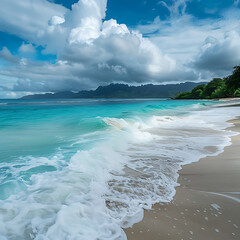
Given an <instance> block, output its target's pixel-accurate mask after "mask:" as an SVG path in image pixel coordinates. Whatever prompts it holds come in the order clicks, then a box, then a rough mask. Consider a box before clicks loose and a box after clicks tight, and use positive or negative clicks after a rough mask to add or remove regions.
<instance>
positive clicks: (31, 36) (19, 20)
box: [0, 0, 68, 44]
mask: <svg viewBox="0 0 240 240" xmlns="http://www.w3.org/2000/svg"><path fill="white" fill-rule="evenodd" d="M67 11H68V10H67V9H66V8H64V7H63V6H61V5H57V4H54V3H50V2H48V1H46V0H24V1H16V0H1V7H0V31H3V32H8V33H11V34H15V35H17V36H19V37H21V38H23V39H25V40H28V41H29V42H31V43H36V44H47V40H48V39H45V37H44V36H45V35H46V34H49V31H50V29H49V25H48V23H49V20H50V19H51V18H52V17H53V16H59V17H63V16H64V14H65V13H67Z"/></svg>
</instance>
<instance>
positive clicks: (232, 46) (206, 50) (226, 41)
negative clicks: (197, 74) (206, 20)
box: [194, 31, 240, 74]
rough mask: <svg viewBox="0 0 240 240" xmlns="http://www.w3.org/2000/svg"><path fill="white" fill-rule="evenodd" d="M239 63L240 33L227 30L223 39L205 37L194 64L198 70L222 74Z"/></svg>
mask: <svg viewBox="0 0 240 240" xmlns="http://www.w3.org/2000/svg"><path fill="white" fill-rule="evenodd" d="M237 64H240V35H239V33H238V32H236V31H231V32H228V33H227V34H226V35H225V36H224V38H223V39H217V38H214V37H208V38H206V40H205V42H204V44H203V46H202V47H201V51H200V54H199V56H198V58H197V59H196V61H195V62H194V66H195V67H196V68H198V69H200V70H206V71H209V72H214V73H220V74H224V73H226V72H227V71H229V69H231V68H232V67H233V66H235V65H237Z"/></svg>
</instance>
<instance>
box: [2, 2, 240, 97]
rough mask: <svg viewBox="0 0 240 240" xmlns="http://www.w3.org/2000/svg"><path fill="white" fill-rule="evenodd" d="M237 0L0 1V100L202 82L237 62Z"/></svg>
mask: <svg viewBox="0 0 240 240" xmlns="http://www.w3.org/2000/svg"><path fill="white" fill-rule="evenodd" d="M239 2H240V1H239V0H218V1H217V0H212V1H207V0H164V1H159V0H148V1H147V0H131V1H129V0H108V1H107V0H79V1H77V0H55V1H54V0H52V1H47V0H25V1H24V2H22V1H15V0H2V2H1V9H0V98H14V97H19V96H22V95H25V94H31V93H39V92H52V91H62V90H75V91H76V90H82V89H93V88H95V87H97V86H99V85H106V84H109V83H112V82H114V83H117V82H118V83H128V84H134V85H138V84H144V83H154V84H161V83H173V82H185V81H208V80H211V78H212V77H222V76H225V75H227V74H229V73H230V72H231V70H232V67H233V66H234V65H237V64H239V63H240V9H239V7H240V3H239Z"/></svg>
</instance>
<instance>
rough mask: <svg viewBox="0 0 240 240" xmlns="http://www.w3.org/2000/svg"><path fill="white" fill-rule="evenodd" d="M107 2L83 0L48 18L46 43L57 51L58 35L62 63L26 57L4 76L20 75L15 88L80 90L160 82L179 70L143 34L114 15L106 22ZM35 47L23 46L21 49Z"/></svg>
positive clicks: (46, 20) (58, 47)
mask: <svg viewBox="0 0 240 240" xmlns="http://www.w3.org/2000/svg"><path fill="white" fill-rule="evenodd" d="M28 1H29V0H28ZM37 1H39V0H37ZM41 2H43V0H42V1H41ZM106 5H107V0H80V1H79V2H78V3H76V4H74V5H73V6H72V11H66V13H65V14H64V15H62V16H61V17H58V16H55V14H56V13H55V12H53V13H52V15H54V16H45V17H46V18H45V22H46V23H47V24H46V25H45V28H44V27H43V30H42V32H43V34H42V41H43V42H45V43H46V44H45V47H46V49H45V51H51V49H54V47H53V46H52V45H54V46H55V47H56V43H55V41H54V40H55V38H56V37H57V38H58V39H57V42H58V43H60V45H59V46H57V49H56V50H57V57H58V58H57V61H56V63H55V64H51V63H42V64H41V63H38V64H37V63H33V62H31V61H27V60H26V59H22V64H21V65H19V66H13V67H12V68H11V69H5V70H2V71H1V73H2V74H5V75H8V76H13V75H17V76H18V78H19V79H18V80H17V83H16V84H15V85H14V90H19V91H20V90H21V91H23V90H28V91H29V90H32V91H39V90H41V91H49V90H51V91H57V90H65V89H67V90H79V89H83V88H89V87H97V86H98V85H101V84H106V83H109V82H126V83H145V82H156V81H164V80H165V79H163V78H162V79H161V77H160V76H161V75H162V77H163V76H164V78H165V77H166V76H167V75H168V73H172V72H174V71H175V70H177V69H176V62H175V60H174V59H172V58H171V57H169V56H168V55H167V54H163V53H162V51H161V50H160V49H159V48H158V47H157V46H156V45H155V44H154V43H152V42H151V41H150V40H149V39H147V38H144V37H143V36H142V34H140V33H139V32H137V31H130V30H129V29H128V27H127V26H126V25H125V24H118V23H117V21H116V20H114V19H110V20H104V18H105V12H106ZM59 14H60V13H58V15H59ZM60 15H61V14H60ZM47 32H48V33H49V35H47V34H46V33H47ZM53 35H54V36H55V38H52V36H53ZM40 38H41V37H40ZM36 41H37V40H35V42H36ZM32 48H33V46H32V45H29V44H23V45H22V46H21V47H20V49H19V51H22V52H23V51H27V50H29V51H30V49H32ZM23 60H25V61H23Z"/></svg>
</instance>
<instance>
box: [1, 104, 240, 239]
mask: <svg viewBox="0 0 240 240" xmlns="http://www.w3.org/2000/svg"><path fill="white" fill-rule="evenodd" d="M236 112H237V111H236V109H235V108H208V107H204V106H199V105H197V106H194V107H193V108H191V112H189V110H188V112H187V113H185V114H182V115H181V114H178V115H174V114H171V115H168V116H167V115H166V116H158V115H156V114H155V115H154V116H151V117H148V118H144V119H142V118H140V117H139V116H138V117H137V116H136V117H133V118H131V119H122V118H121V119H120V118H102V119H101V120H102V121H103V122H104V123H105V124H106V125H107V126H108V127H107V129H106V131H108V138H106V139H104V141H101V142H99V143H97V144H95V145H94V146H93V147H92V148H91V149H88V150H79V151H77V152H76V153H75V154H74V155H73V156H72V157H71V158H70V160H69V161H68V162H64V161H63V159H62V156H61V155H57V156H55V157H53V159H47V158H35V159H34V158H31V159H29V161H28V162H27V164H26V162H25V164H23V165H21V164H19V165H18V167H16V165H14V164H13V165H11V164H10V166H9V164H8V165H6V166H8V167H10V169H11V171H12V173H13V174H16V175H17V176H20V175H19V173H20V172H21V171H25V172H26V171H28V170H29V169H32V168H34V167H39V166H52V167H54V168H55V171H45V172H42V173H36V174H33V175H31V176H30V179H29V180H28V179H26V180H25V181H26V185H25V188H23V189H22V190H21V191H20V190H19V191H18V192H17V194H11V195H10V196H9V197H8V198H7V199H3V200H0V239H1V240H2V239H4V240H5V239H7V240H16V239H26V240H28V239H36V240H55V239H58V240H66V239H68V240H79V239H81V240H105V239H106V240H107V239H111V240H125V239H126V235H125V233H124V231H123V228H127V227H130V226H132V225H133V224H134V223H136V222H139V221H141V220H142V218H143V211H144V209H151V207H152V205H153V204H155V203H165V202H169V201H171V200H172V199H173V196H174V195H175V187H176V186H177V185H178V183H177V179H178V171H179V170H180V169H181V167H182V165H184V164H188V163H191V162H195V161H198V160H199V159H200V158H202V157H205V156H208V155H209V156H210V155H217V154H219V153H220V152H221V151H223V148H224V147H225V146H227V145H229V144H230V136H232V135H234V134H235V133H233V132H231V131H230V130H225V129H226V128H227V127H229V126H231V124H230V123H228V122H227V121H228V120H230V119H233V118H234V117H235V115H236ZM76 142H77V140H76ZM80 142H81V141H80ZM210 147H214V148H213V149H212V148H210ZM20 162H21V161H20ZM15 164H16V163H15ZM2 165H3V166H1V167H6V166H4V164H2ZM28 181H29V182H31V184H30V183H29V184H28Z"/></svg>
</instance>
